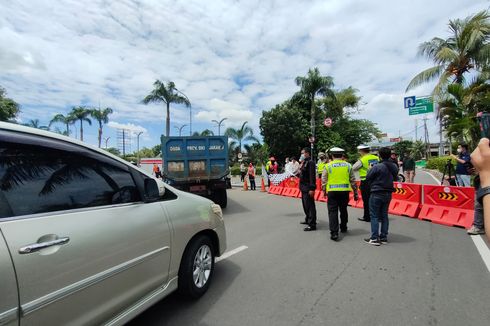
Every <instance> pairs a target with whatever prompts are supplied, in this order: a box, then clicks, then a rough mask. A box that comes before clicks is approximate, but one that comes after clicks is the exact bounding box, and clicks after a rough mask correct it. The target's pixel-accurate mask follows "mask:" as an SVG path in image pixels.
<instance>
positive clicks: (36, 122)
mask: <svg viewBox="0 0 490 326" xmlns="http://www.w3.org/2000/svg"><path fill="white" fill-rule="evenodd" d="M23 125H24V126H27V127H31V128H36V129H42V130H49V127H48V126H41V123H40V122H39V119H33V120H32V119H31V120H29V122H28V123H24V124H23Z"/></svg>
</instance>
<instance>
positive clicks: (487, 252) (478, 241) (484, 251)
mask: <svg viewBox="0 0 490 326" xmlns="http://www.w3.org/2000/svg"><path fill="white" fill-rule="evenodd" d="M423 172H425V173H427V174H428V175H430V176H431V177H432V179H434V180H435V181H436V183H437V184H439V180H437V179H436V177H434V176H433V175H432V173H430V172H427V171H423ZM471 240H473V243H474V244H475V246H476V249H477V250H478V253H479V254H480V256H481V258H482V259H483V262H484V263H485V266H487V269H488V271H489V272H490V249H489V248H488V246H487V244H486V243H485V241H483V239H482V237H481V236H479V235H472V236H471Z"/></svg>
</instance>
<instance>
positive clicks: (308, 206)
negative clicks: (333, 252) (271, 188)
mask: <svg viewBox="0 0 490 326" xmlns="http://www.w3.org/2000/svg"><path fill="white" fill-rule="evenodd" d="M310 155H311V151H310V149H309V148H308V147H305V148H304V149H303V150H302V151H301V158H302V159H303V164H302V166H301V174H300V179H299V190H301V201H302V203H303V209H304V211H305V216H306V220H305V221H304V222H301V224H308V226H307V227H305V229H304V230H305V231H314V230H316V207H315V189H316V168H315V162H313V161H312V160H311V157H310Z"/></svg>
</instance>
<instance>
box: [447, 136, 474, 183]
mask: <svg viewBox="0 0 490 326" xmlns="http://www.w3.org/2000/svg"><path fill="white" fill-rule="evenodd" d="M451 157H452V158H454V159H455V160H456V162H457V163H458V164H457V165H456V181H457V183H458V186H460V187H471V172H470V170H471V168H472V166H471V163H470V162H471V157H470V153H469V151H468V145H466V144H459V146H458V156H456V155H454V154H452V155H451Z"/></svg>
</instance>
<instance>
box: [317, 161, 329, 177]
mask: <svg viewBox="0 0 490 326" xmlns="http://www.w3.org/2000/svg"><path fill="white" fill-rule="evenodd" d="M326 165H327V162H323V161H320V163H318V165H317V169H316V173H317V174H322V173H323V169H324V168H325V166H326Z"/></svg>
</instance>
